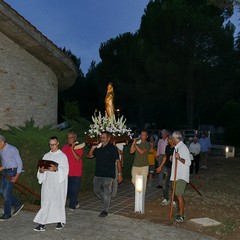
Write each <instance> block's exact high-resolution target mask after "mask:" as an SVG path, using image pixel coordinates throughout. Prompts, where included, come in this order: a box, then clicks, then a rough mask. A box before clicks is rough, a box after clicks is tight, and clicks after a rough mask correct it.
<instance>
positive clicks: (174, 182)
mask: <svg viewBox="0 0 240 240" xmlns="http://www.w3.org/2000/svg"><path fill="white" fill-rule="evenodd" d="M176 152H177V151H176ZM177 163H178V160H177V159H176V158H175V169H174V181H173V188H172V199H171V205H170V213H169V220H170V221H171V222H172V215H173V201H174V195H175V189H176V178H177Z"/></svg>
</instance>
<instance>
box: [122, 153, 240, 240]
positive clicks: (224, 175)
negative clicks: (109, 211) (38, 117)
mask: <svg viewBox="0 0 240 240" xmlns="http://www.w3.org/2000/svg"><path fill="white" fill-rule="evenodd" d="M191 182H192V183H193V184H194V185H195V186H196V187H197V188H198V190H199V191H200V192H201V194H202V197H201V196H200V195H198V194H197V192H196V191H195V190H194V189H193V188H192V187H191V186H190V185H189V184H188V186H187V190H186V195H185V200H186V203H185V206H186V210H185V212H186V218H187V220H190V219H192V218H201V217H208V218H211V219H213V220H216V221H218V222H221V225H218V226H214V227H202V226H200V225H198V224H196V223H192V222H190V221H186V222H184V223H176V222H173V223H172V222H170V221H169V212H170V206H162V205H161V201H162V200H163V198H162V197H161V196H160V197H159V198H157V199H155V200H154V201H152V202H151V203H146V206H145V213H144V214H135V213H129V214H127V215H125V216H127V217H132V218H138V219H146V220H150V221H153V222H158V223H162V224H165V225H171V224H173V225H174V226H175V227H178V228H185V229H188V230H191V231H196V232H199V233H202V234H205V235H208V236H212V237H215V238H217V239H231V240H237V239H240V199H239V198H240V187H239V184H240V158H234V159H233V158H221V157H211V158H210V159H209V163H208V168H207V169H200V172H199V175H198V176H197V177H196V176H193V177H192V178H191ZM174 211H176V210H174Z"/></svg>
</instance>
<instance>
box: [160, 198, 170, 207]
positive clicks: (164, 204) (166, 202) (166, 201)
mask: <svg viewBox="0 0 240 240" xmlns="http://www.w3.org/2000/svg"><path fill="white" fill-rule="evenodd" d="M161 205H163V206H167V205H169V201H168V200H167V199H166V198H164V199H163V201H162V202H161Z"/></svg>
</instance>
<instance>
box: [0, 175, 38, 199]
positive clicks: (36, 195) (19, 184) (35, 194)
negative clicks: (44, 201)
mask: <svg viewBox="0 0 240 240" xmlns="http://www.w3.org/2000/svg"><path fill="white" fill-rule="evenodd" d="M2 177H6V178H7V179H8V180H9V181H11V179H12V178H11V177H10V176H0V178H2ZM15 184H17V185H18V186H20V187H22V188H23V189H25V190H26V191H28V192H30V193H31V194H33V195H34V196H35V197H37V198H38V199H41V197H40V195H39V194H37V193H35V192H34V191H33V190H31V189H30V188H29V187H28V186H26V185H24V184H22V183H20V182H19V181H16V182H15ZM13 186H14V185H13ZM14 188H15V189H16V190H18V191H19V192H20V193H22V191H21V190H20V189H19V188H18V187H15V186H14Z"/></svg>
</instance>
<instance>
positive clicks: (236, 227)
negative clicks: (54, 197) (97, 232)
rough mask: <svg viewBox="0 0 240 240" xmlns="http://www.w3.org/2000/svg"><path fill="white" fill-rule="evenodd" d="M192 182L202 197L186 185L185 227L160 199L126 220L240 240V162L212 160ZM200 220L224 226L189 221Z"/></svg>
mask: <svg viewBox="0 0 240 240" xmlns="http://www.w3.org/2000/svg"><path fill="white" fill-rule="evenodd" d="M191 182H192V183H193V184H194V185H195V186H196V187H197V188H198V189H199V191H200V192H201V194H202V196H200V195H198V194H197V192H196V191H195V190H194V189H193V188H192V187H191V186H190V185H187V189H186V195H185V200H186V203H185V204H186V210H185V213H186V218H187V221H185V222H184V223H176V222H170V221H169V211H170V206H162V205H161V202H162V200H163V198H162V196H161V195H160V197H159V198H156V199H154V200H153V201H152V202H150V203H149V202H147V203H146V205H145V213H144V214H136V213H133V212H130V213H129V214H125V215H124V216H126V217H130V218H138V219H144V220H149V221H152V222H156V223H161V224H165V225H173V226H175V227H177V228H184V229H188V230H191V231H196V232H199V233H202V234H204V235H208V236H212V237H215V238H217V239H224V240H230V239H231V240H237V239H240V187H239V184H240V158H234V159H233V158H227V159H226V158H222V157H211V158H210V159H209V163H208V168H207V169H200V172H199V175H198V177H196V176H193V177H192V178H191ZM153 187H155V186H153ZM159 191H161V190H159ZM0 203H2V199H0ZM24 209H25V210H30V211H37V210H38V209H39V206H36V205H30V204H25V207H24ZM174 211H176V209H174V210H173V212H174ZM201 217H208V218H211V219H213V220H216V221H218V222H221V225H218V226H214V227H202V226H200V225H198V224H195V223H192V222H190V221H189V220H190V219H192V218H201Z"/></svg>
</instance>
